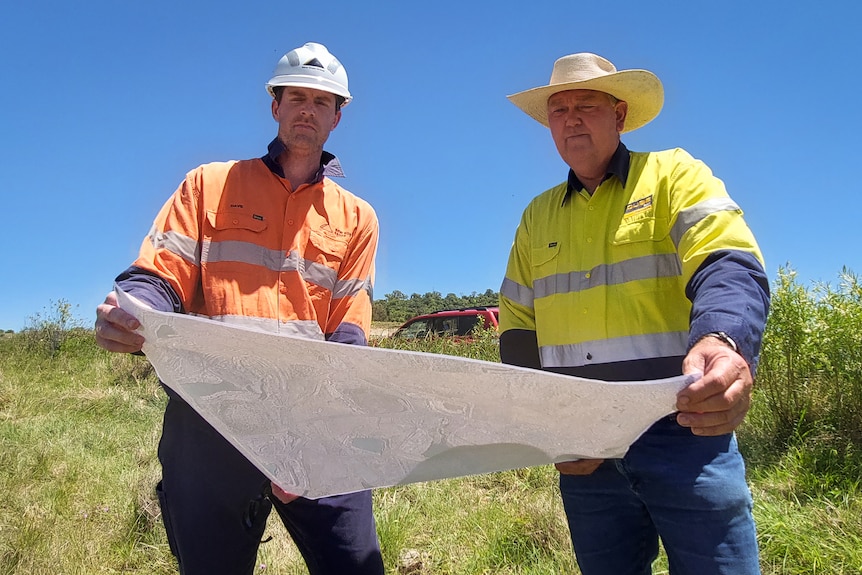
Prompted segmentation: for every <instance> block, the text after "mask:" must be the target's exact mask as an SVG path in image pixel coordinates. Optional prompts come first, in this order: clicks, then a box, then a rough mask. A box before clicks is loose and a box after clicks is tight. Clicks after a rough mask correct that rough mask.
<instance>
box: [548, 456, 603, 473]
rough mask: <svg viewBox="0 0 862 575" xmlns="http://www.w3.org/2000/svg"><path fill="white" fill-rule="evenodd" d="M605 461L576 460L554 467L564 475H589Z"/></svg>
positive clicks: (563, 462) (556, 464) (557, 464)
mask: <svg viewBox="0 0 862 575" xmlns="http://www.w3.org/2000/svg"><path fill="white" fill-rule="evenodd" d="M603 461H604V459H576V460H574V461H562V462H560V463H555V464H554V467H556V468H557V471H559V472H560V473H562V474H563V475H589V474H590V473H592V472H593V471H595V470H596V469H598V468H599V465H601V464H602V462H603Z"/></svg>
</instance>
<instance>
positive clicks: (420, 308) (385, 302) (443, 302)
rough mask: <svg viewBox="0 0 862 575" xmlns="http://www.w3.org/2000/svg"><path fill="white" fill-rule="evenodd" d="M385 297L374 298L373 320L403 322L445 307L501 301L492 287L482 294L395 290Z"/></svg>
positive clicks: (456, 307)
mask: <svg viewBox="0 0 862 575" xmlns="http://www.w3.org/2000/svg"><path fill="white" fill-rule="evenodd" d="M383 297H384V299H378V300H374V302H373V303H372V306H371V308H372V310H371V320H372V321H389V322H403V321H406V320H408V319H410V318H411V317H413V316H417V315H421V314H424V313H431V312H435V311H439V310H443V309H459V308H464V307H475V306H492V305H498V303H499V301H500V294H499V293H498V292H495V291H494V290H491V289H487V290H485V292H484V293H481V294H480V293H476V292H473V293H471V294H469V295H455V294H454V293H449V294H446V295H445V296H444V295H443V294H441V293H440V292H437V291H431V292H428V293H426V294H423V295H419V294H418V293H414V294H412V295H410V297H407V295H406V294H405V293H403V292H400V291H398V290H395V291H394V292H392V293H388V294H386V295H385V296H383Z"/></svg>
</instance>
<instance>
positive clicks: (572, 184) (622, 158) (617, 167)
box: [563, 142, 630, 204]
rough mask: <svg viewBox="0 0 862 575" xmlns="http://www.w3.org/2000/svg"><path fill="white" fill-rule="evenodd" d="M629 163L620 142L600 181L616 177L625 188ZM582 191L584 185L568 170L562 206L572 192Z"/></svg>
mask: <svg viewBox="0 0 862 575" xmlns="http://www.w3.org/2000/svg"><path fill="white" fill-rule="evenodd" d="M629 163H630V160H629V150H628V148H626V147H625V145H624V144H623V143H622V142H620V143H619V145H618V146H617V149H616V151H615V152H614V155H613V156H611V161H610V162H608V169H607V172H605V177H604V179H603V180H602V181H605V180H607V179H608V178H610V177H611V176H616V177H617V179H618V180H619V181H620V182H621V183H622V185H623V187H625V185H626V181H627V180H628V176H629ZM583 189H584V185H583V184H582V183H581V181H580V180H579V179H578V176H576V175H575V171H574V170H572V169H571V168H569V177H568V186H567V188H566V195H565V196H564V197H563V204H565V203H566V200H568V199H569V196H571V195H572V192H573V191H575V192H580V191H581V190H583Z"/></svg>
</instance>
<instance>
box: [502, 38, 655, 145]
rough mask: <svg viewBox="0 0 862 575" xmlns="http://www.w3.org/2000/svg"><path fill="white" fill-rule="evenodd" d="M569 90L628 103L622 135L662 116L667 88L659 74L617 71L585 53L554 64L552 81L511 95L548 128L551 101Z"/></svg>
mask: <svg viewBox="0 0 862 575" xmlns="http://www.w3.org/2000/svg"><path fill="white" fill-rule="evenodd" d="M565 90H597V91H599V92H605V93H607V94H610V95H612V96H613V97H615V98H616V99H617V100H625V101H626V102H628V113H627V114H626V123H625V127H624V128H623V130H622V132H623V133H625V132H631V131H632V130H637V129H638V128H640V127H641V126H644V125H646V124H647V123H649V122H650V121H651V120H652V119H653V118H655V117H656V116H658V113H659V112H660V111H661V107H662V105H663V104H664V88H662V85H661V81H660V80H659V79H658V77H656V75H655V74H653V73H652V72H649V71H647V70H619V71H618V70H617V69H616V67H615V66H614V65H613V64H611V63H610V62H609V61H607V60H605V59H604V58H602V57H601V56H596V55H595V54H590V53H587V52H582V53H580V54H570V55H569V56H563V57H562V58H560V59H559V60H557V61H556V62H554V70H553V72H551V81H550V82H549V83H548V85H547V86H539V87H538V88H533V89H531V90H525V91H523V92H518V93H517V94H512V95H511V96H507V97H508V98H509V100H511V101H512V103H513V104H515V105H516V106H518V107H519V108H521V109H522V110H523V111H524V112H526V113H527V114H528V115H529V116H531V117H532V118H534V119H535V120H537V121H538V122H539V123H540V124H542V125H543V126H547V125H548V98H550V97H551V96H553V95H554V94H556V93H557V92H563V91H565Z"/></svg>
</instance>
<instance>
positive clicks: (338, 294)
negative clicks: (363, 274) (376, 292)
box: [332, 277, 371, 299]
mask: <svg viewBox="0 0 862 575" xmlns="http://www.w3.org/2000/svg"><path fill="white" fill-rule="evenodd" d="M362 290H365V291H367V292H368V297H369V298H370V297H371V278H370V277H367V278H365V279H364V280H360V279H353V280H340V281H337V282H335V288H334V289H333V290H332V299H340V298H343V297H352V296H355V295H356V294H358V293H359V292H361V291H362Z"/></svg>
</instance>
